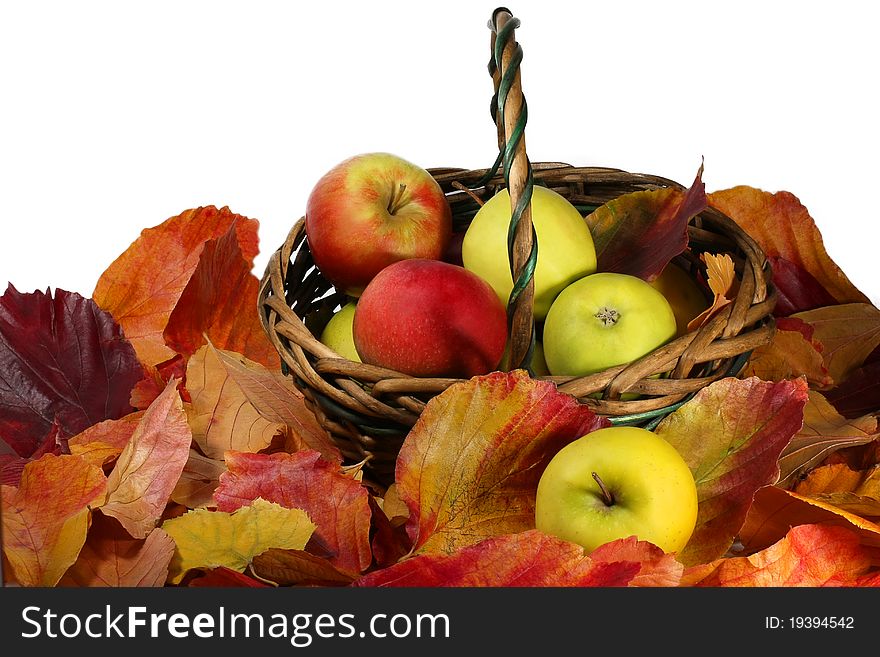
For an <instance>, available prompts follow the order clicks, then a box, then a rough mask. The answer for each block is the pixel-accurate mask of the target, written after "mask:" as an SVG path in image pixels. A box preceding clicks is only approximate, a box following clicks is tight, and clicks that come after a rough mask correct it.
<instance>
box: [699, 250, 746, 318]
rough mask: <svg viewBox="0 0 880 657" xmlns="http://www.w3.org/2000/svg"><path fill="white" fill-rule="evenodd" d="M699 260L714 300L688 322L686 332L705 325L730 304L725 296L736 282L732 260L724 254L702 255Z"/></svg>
mask: <svg viewBox="0 0 880 657" xmlns="http://www.w3.org/2000/svg"><path fill="white" fill-rule="evenodd" d="M700 259H701V260H702V261H703V262H705V263H706V275H707V282H708V284H709V289H710V290H712V294H713V295H714V299H713V300H712V305H711V306H709V307H708V308H706V310H704V311H703V312H701V313H700V314H699V315H697V316H696V317H694V318H693V319H692V320H691V321H690V322H688V331H693V330H695V329H697V328H699V327H700V326H702V325H703V324H705V323H706V322H707V321H708V320H709V318H710V317H712V316H713V315H715V313H717V312H718V311H719V310H721V309H722V308H724V306H726V305H727V304H729V303H730V302H731V300H730V299H728V298H727V295H728V294H730V291H731V289H732V288H733V284H734V282H735V281H736V272H735V271H734V268H733V259H731V257H730V256H729V255H727V254H726V253H723V254H721V255H714V254H712V253H702V254H700ZM731 296H732V295H731Z"/></svg>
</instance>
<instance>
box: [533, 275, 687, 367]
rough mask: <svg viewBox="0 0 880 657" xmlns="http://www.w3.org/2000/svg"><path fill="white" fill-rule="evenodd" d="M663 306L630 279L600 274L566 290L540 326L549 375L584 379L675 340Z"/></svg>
mask: <svg viewBox="0 0 880 657" xmlns="http://www.w3.org/2000/svg"><path fill="white" fill-rule="evenodd" d="M675 330H676V328H675V315H674V314H673V312H672V308H671V307H670V306H669V302H668V301H666V298H665V297H664V296H663V295H662V294H660V292H658V291H657V290H655V289H654V288H653V287H651V286H650V285H649V284H648V283H646V282H645V281H643V280H642V279H640V278H636V277H635V276H630V275H628V274H617V273H611V272H603V273H599V274H592V275H590V276H585V277H584V278H582V279H580V280H578V281H575V282H574V283H572V284H571V285H569V286H568V287H566V288H565V289H564V290H563V291H562V292H560V293H559V296H558V297H556V300H555V301H554V302H553V305H552V306H551V307H550V312H549V313H547V319H546V321H545V322H544V357H545V358H546V360H547V367H548V369H549V370H550V372H551V373H552V374H553V375H555V376H585V375H587V374H593V373H594V372H601V371H602V370H605V369H607V368H609V367H613V366H614V365H622V364H624V363H630V362H632V361H634V360H636V359H637V358H641V357H642V356H644V355H645V354H647V353H649V352H651V351H653V350H654V349H656V348H657V347H659V346H661V345H662V344H664V343H665V342H667V341H669V340H670V339H672V338H674V337H675Z"/></svg>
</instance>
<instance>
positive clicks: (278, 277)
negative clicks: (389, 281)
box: [258, 9, 776, 485]
mask: <svg viewBox="0 0 880 657" xmlns="http://www.w3.org/2000/svg"><path fill="white" fill-rule="evenodd" d="M518 24H519V23H518V21H517V20H516V19H514V18H513V17H512V16H511V15H510V13H509V12H508V11H507V10H505V9H499V10H496V11H495V13H494V14H493V16H492V20H491V21H490V24H489V26H490V28H491V30H492V32H491V35H492V39H491V48H492V53H493V57H492V59H491V61H490V66H489V69H490V73H491V74H492V77H493V80H494V85H495V97H494V98H493V105H492V106H493V108H499V107H500V108H501V109H498V110H497V111H496V113H495V116H494V117H493V118H495V120H496V124H497V126H498V138H499V147H500V152H501V153H502V155H503V157H502V156H499V161H498V162H496V166H495V167H493V168H490V169H481V170H465V169H451V168H444V169H429V171H430V173H431V174H432V175H433V176H434V178H435V179H436V180H437V181H438V182H439V183H440V185H441V187H442V188H443V190H444V192H445V193H446V196H447V200H448V201H449V203H450V206H451V207H452V212H453V220H454V223H455V224H456V227H457V229H462V228H464V227H466V226H467V224H468V222H469V221H470V219H471V218H472V217H473V215H474V213H475V212H476V210H477V209H478V207H479V204H478V201H477V199H478V198H479V199H486V200H487V199H489V198H491V197H492V196H493V195H494V194H495V193H496V192H497V191H498V190H499V189H501V188H503V187H507V188H508V189H509V191H510V196H511V205H512V206H513V208H514V219H513V221H514V222H517V223H516V224H515V228H514V229H513V230H515V240H514V248H513V250H512V252H511V255H510V257H511V260H512V262H513V264H514V272H515V273H516V275H517V276H515V280H516V281H517V282H518V283H520V282H522V283H523V284H522V286H521V287H522V289H523V292H522V294H520V295H519V297H518V298H517V299H516V301H515V302H512V303H511V306H510V307H509V314H510V316H511V318H512V319H511V322H512V324H511V330H510V342H509V351H510V353H511V355H512V356H511V362H514V363H521V362H523V360H522V358H523V357H524V355H525V354H526V353H527V351H528V349H529V346H530V344H531V343H532V341H533V332H534V322H533V316H532V305H533V299H532V296H533V286H532V285H531V277H530V276H529V275H528V259H529V255H530V253H531V250H532V247H533V244H532V235H533V232H532V226H531V218H530V213H529V208H528V206H527V205H526V206H525V208H524V209H522V211H521V212H520V213H517V211H516V208H517V203H518V201H519V199H520V198H522V196H523V195H524V194H527V193H528V188H529V186H530V185H532V184H541V185H545V186H547V187H549V188H551V189H553V190H555V191H556V192H558V193H560V194H562V195H563V196H564V197H566V198H567V199H569V201H571V202H572V203H573V204H574V205H575V206H577V207H581V208H583V207H584V206H587V207H595V206H598V205H601V204H603V203H606V202H607V201H610V200H612V199H614V198H616V197H618V196H620V195H622V194H626V193H629V192H634V191H640V190H651V189H659V188H668V187H675V188H679V189H683V187H682V186H681V185H679V184H678V183H675V182H673V181H671V180H667V179H665V178H661V177H658V176H651V175H644V174H633V173H627V172H625V171H620V170H616V169H609V168H600V167H575V166H571V165H568V164H563V163H554V162H541V163H534V164H533V163H529V161H528V158H527V157H526V153H525V140H524V138H523V132H524V131H523V127H524V124H525V115H526V112H525V110H524V106H525V103H524V99H523V97H522V91H521V85H520V76H519V67H518V65H519V61H520V58H521V49H520V48H519V45H518V44H517V43H516V41H515V39H514V37H513V34H514V32H513V30H514V29H515V28H516V27H517V26H518ZM499 164H501V165H502V166H500V167H499ZM499 168H500V170H501V171H503V172H504V174H501V173H498V170H499ZM517 220H518V221H517ZM688 233H689V245H688V250H687V251H686V252H685V253H684V254H682V255H681V256H679V257H678V260H679V263H680V264H684V265H685V266H686V267H687V268H688V269H689V270H690V271H691V272H692V273H693V274H694V275H696V274H697V272H698V270H699V268H700V267H701V266H702V265H701V263H700V261H699V258H698V256H699V253H700V252H702V251H710V252H712V253H720V252H724V253H728V254H729V255H730V256H731V257H732V258H733V260H734V263H735V266H736V274H737V278H738V281H739V287H738V291H737V294H736V297H735V299H734V300H733V303H731V304H729V305H727V306H726V307H724V308H723V309H722V310H721V311H720V312H718V313H717V314H716V315H714V316H713V317H712V318H711V319H710V320H709V321H708V322H707V323H705V324H704V325H703V326H701V327H700V328H698V329H696V330H694V331H691V332H689V333H687V334H685V335H683V336H681V337H678V338H677V339H675V340H673V341H671V342H669V343H667V344H665V345H664V346H662V347H660V348H658V349H656V350H655V351H653V352H651V353H650V354H648V355H646V356H645V357H643V358H641V359H639V360H637V361H635V362H633V363H631V364H629V365H621V366H618V367H614V368H611V369H608V370H606V371H604V372H600V373H597V374H593V375H590V376H585V377H541V378H543V379H545V380H551V381H553V382H555V383H556V384H557V385H558V388H559V390H560V391H563V392H566V393H570V394H572V395H574V396H575V397H577V398H578V399H579V400H580V401H581V402H582V403H584V404H587V405H589V406H590V407H591V408H593V409H594V410H595V411H596V412H597V413H599V414H602V415H605V416H608V417H609V418H610V419H611V421H612V422H613V423H615V424H637V425H641V426H649V427H650V426H652V425H653V424H655V423H656V422H658V421H659V420H660V419H661V418H662V417H664V416H665V415H666V414H668V413H669V412H671V411H672V410H673V409H675V408H677V407H678V406H679V405H681V404H682V403H684V401H686V400H687V399H688V398H689V397H690V396H692V395H693V394H694V393H695V392H697V391H698V390H700V389H701V388H703V387H704V386H706V385H708V384H709V383H711V382H712V381H715V380H717V379H720V378H722V377H724V376H730V375H735V374H736V373H737V372H738V371H739V370H740V368H741V367H742V366H743V364H744V363H745V362H746V360H747V359H748V355H749V354H750V352H751V350H752V349H754V348H755V347H757V346H760V345H762V344H765V343H766V342H768V341H769V340H770V338H771V336H772V334H773V331H774V323H773V318H772V314H771V313H772V310H773V307H774V305H775V303H776V293H775V290H774V288H773V286H772V284H771V275H770V274H771V272H770V268H769V265H768V263H767V260H766V258H765V256H764V254H763V252H762V251H761V248H760V247H759V246H758V245H757V244H756V243H755V241H754V240H753V239H752V238H751V237H749V235H747V234H746V233H745V232H744V231H743V230H742V229H741V228H739V226H737V224H736V223H734V222H733V221H732V220H731V219H730V218H728V217H726V216H724V215H723V214H721V213H720V212H718V211H716V210H714V209H711V208H710V209H708V210H706V211H704V212H702V213H700V214H699V215H698V216H696V217H695V218H694V219H692V220H691V222H690V224H689V226H688ZM347 300H348V299H347V298H346V297H345V296H344V295H343V294H342V293H340V292H338V291H336V290H335V289H334V288H333V287H332V285H331V284H330V283H329V282H328V281H327V280H326V279H325V278H324V277H323V276H322V275H321V272H320V271H318V270H317V268H316V267H315V265H314V261H313V259H312V256H311V253H310V252H309V247H308V243H307V241H306V240H305V230H304V219H300V220H299V221H297V222H296V224H295V225H294V226H293V228H292V229H291V231H290V233H289V235H288V236H287V239H286V240H285V241H284V244H282V245H281V247H280V248H279V249H278V250H277V251H275V252H274V253H273V254H272V256H271V257H270V259H269V263H268V266H267V268H266V272H265V275H264V277H263V280H262V282H261V286H260V294H259V299H258V306H259V310H260V317H261V321H262V323H263V327H264V329H265V331H266V334H267V335H268V336H269V339H270V340H271V341H272V343H273V344H274V345H275V348H276V349H277V350H278V353H279V355H280V357H281V360H282V367H283V369H284V371H285V373H287V374H289V375H290V376H291V377H292V379H293V381H294V382H295V384H296V386H297V387H298V388H299V389H300V390H301V391H302V392H303V394H304V395H305V398H306V400H307V402H308V403H309V405H310V407H311V408H312V409H313V410H314V412H315V414H316V415H317V417H318V419H319V421H320V422H321V424H322V425H323V426H324V427H325V428H326V429H327V430H328V431H329V433H330V435H331V436H332V438H333V439H334V441H335V442H336V444H337V445H338V447H339V448H340V450H341V452H342V453H343V455H344V457H345V459H346V461H347V462H349V463H356V462H360V461H365V465H364V468H365V473H366V475H367V476H368V477H369V478H370V479H372V480H373V481H374V482H376V483H378V484H380V485H386V484H388V483H389V482H390V481H392V480H393V475H394V466H395V462H396V458H397V453H398V451H399V449H400V446H401V444H402V442H403V439H404V438H405V436H406V434H407V433H408V431H409V429H410V428H411V427H412V426H413V424H415V422H416V420H417V419H418V417H419V414H420V413H421V411H422V409H423V408H424V407H425V404H426V403H427V402H428V401H429V400H430V398H431V397H433V396H434V395H437V394H439V393H440V392H442V391H443V390H445V389H446V388H447V387H449V386H450V385H452V384H453V383H456V382H457V381H458V379H440V378H416V377H412V376H407V375H405V374H401V373H399V372H395V371H392V370H388V369H385V368H381V367H376V366H372V365H367V364H363V363H356V362H352V361H349V360H347V359H343V358H341V357H340V356H339V355H338V354H336V353H335V352H333V351H332V350H331V349H329V348H328V347H326V346H325V345H323V344H322V343H321V342H320V341H319V340H318V339H317V337H316V336H317V335H320V332H321V330H322V329H323V327H324V325H325V324H326V322H327V321H328V320H329V318H330V317H331V315H332V314H333V312H334V310H335V309H336V308H338V307H339V306H340V305H341V304H344V303H346V301H347ZM658 373H668V374H666V375H665V376H664V377H662V378H657V377H654V375H656V374H658ZM624 393H636V394H635V395H633V394H628V395H625V396H624Z"/></svg>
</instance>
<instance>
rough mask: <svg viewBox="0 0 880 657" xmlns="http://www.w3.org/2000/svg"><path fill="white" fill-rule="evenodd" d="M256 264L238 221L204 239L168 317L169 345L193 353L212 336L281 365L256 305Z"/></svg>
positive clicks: (220, 345) (185, 353)
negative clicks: (247, 252) (247, 253)
mask: <svg viewBox="0 0 880 657" xmlns="http://www.w3.org/2000/svg"><path fill="white" fill-rule="evenodd" d="M251 269H253V259H252V258H251V259H249V258H247V257H246V256H245V255H244V253H243V252H242V248H241V245H240V243H239V241H238V235H237V227H236V226H235V225H231V226H230V227H229V229H228V230H227V231H226V233H225V234H223V235H221V236H219V237H217V238H216V239H211V240H208V241H207V242H205V245H204V248H203V250H202V254H201V256H200V257H199V264H198V266H197V267H196V269H195V271H194V272H193V275H192V278H190V280H189V283H188V284H187V286H186V288H185V289H184V290H183V292H182V293H181V295H180V299H179V301H178V302H177V305H176V306H175V307H174V310H173V311H172V312H171V316H170V317H169V318H168V325H167V326H166V327H165V331H164V334H163V335H164V338H165V342H166V344H167V345H168V346H169V347H171V348H172V349H174V350H175V351H176V352H178V353H179V354H182V355H183V356H185V357H189V356H191V355H192V354H194V353H195V352H196V351H197V350H198V348H199V347H201V346H202V345H203V344H205V340H206V338H207V340H209V341H210V342H211V343H212V344H213V345H214V346H216V347H218V348H220V349H227V350H230V351H235V352H238V353H240V354H243V355H245V356H247V357H248V358H250V359H251V360H255V361H257V362H259V363H262V364H263V365H266V366H267V367H271V368H273V369H277V368H279V367H280V366H281V361H280V359H279V357H278V352H277V351H275V347H274V346H273V345H272V343H271V342H269V338H268V337H266V334H265V332H264V331H263V328H262V326H261V325H260V318H259V314H258V313H257V311H256V308H255V304H256V299H257V295H258V292H259V287H260V282H259V281H258V280H257V277H256V276H254V275H253V274H252V273H251Z"/></svg>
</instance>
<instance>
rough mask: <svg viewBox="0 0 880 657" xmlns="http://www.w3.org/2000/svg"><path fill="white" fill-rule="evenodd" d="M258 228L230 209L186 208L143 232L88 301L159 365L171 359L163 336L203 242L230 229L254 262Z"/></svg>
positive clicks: (147, 358)
mask: <svg viewBox="0 0 880 657" xmlns="http://www.w3.org/2000/svg"><path fill="white" fill-rule="evenodd" d="M258 225H259V224H258V222H257V221H256V220H254V219H246V218H245V217H242V216H240V215H237V214H233V213H232V212H231V211H230V210H229V208H222V209H220V210H218V209H217V208H215V207H213V206H209V207H203V208H196V209H194V210H187V211H186V212H183V213H182V214H180V215H178V216H176V217H172V218H170V219H168V220H166V221H164V222H163V223H161V224H160V225H158V226H156V227H154V228H148V229H145V230H143V231H142V232H141V235H140V237H138V239H137V240H135V241H134V242H133V243H132V244H131V246H129V247H128V249H126V251H125V252H124V253H122V255H120V256H119V257H118V258H117V259H116V260H115V261H114V262H113V264H111V265H110V267H108V268H107V270H106V271H105V272H104V273H103V274H102V275H101V277H100V279H99V280H98V283H97V285H96V286H95V291H94V292H93V293H92V297H93V298H94V300H95V301H96V302H97V304H98V305H99V306H100V307H101V308H103V309H104V310H106V311H107V312H109V313H110V314H111V315H113V317H114V319H115V320H116V321H117V322H118V323H119V324H120V325H121V326H122V329H123V330H124V331H125V336H126V338H128V340H129V341H130V342H131V343H132V345H133V346H134V348H135V351H136V352H137V355H138V358H139V359H140V360H141V362H142V363H144V364H145V365H158V364H159V363H161V362H163V361H166V360H168V359H169V358H171V357H173V356H174V351H172V350H171V349H170V348H169V347H167V346H166V345H165V340H164V338H163V332H164V331H165V327H166V326H167V324H168V320H169V319H170V317H171V313H172V311H173V310H174V307H175V306H176V305H177V302H178V300H179V299H180V296H181V295H182V294H183V291H184V289H185V288H186V286H187V284H188V283H189V281H190V278H192V275H193V273H194V272H195V270H196V267H197V266H198V263H199V258H200V256H201V254H202V249H203V248H204V245H205V242H207V241H208V240H211V239H216V238H217V237H220V236H221V235H224V234H225V233H226V232H227V231H229V229H230V227H231V226H234V227H235V231H236V234H237V237H238V240H239V243H240V244H241V249H242V252H243V254H244V257H245V258H246V259H247V260H248V261H249V262H251V263H252V262H253V259H254V257H255V256H256V255H257V250H258V249H257V227H258Z"/></svg>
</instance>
